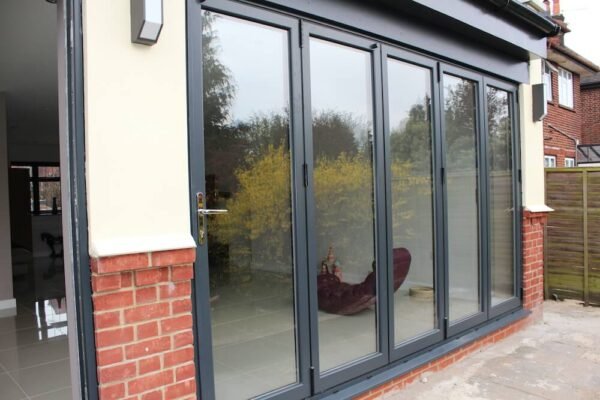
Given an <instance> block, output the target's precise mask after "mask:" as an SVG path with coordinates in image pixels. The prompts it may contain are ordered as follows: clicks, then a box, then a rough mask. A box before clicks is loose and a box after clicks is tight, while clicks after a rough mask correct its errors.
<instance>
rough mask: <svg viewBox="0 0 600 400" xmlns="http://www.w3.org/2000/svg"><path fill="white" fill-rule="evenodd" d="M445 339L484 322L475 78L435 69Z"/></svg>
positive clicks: (478, 84) (478, 85)
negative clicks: (438, 94)
mask: <svg viewBox="0 0 600 400" xmlns="http://www.w3.org/2000/svg"><path fill="white" fill-rule="evenodd" d="M440 75H441V85H440V92H441V98H442V107H441V111H442V120H441V122H442V143H443V152H442V154H443V166H444V171H445V172H444V177H443V179H444V195H445V197H444V198H445V230H446V232H445V241H444V242H445V245H446V248H445V259H446V268H445V280H446V284H445V286H446V288H447V291H446V304H445V315H446V318H447V321H448V322H447V332H446V335H447V336H452V335H454V334H456V333H459V332H462V331H464V330H465V329H468V328H471V327H473V326H475V325H478V324H480V323H482V322H484V321H485V320H486V319H487V310H488V305H487V296H486V294H487V268H486V265H487V262H486V260H487V255H486V248H487V247H486V244H487V243H486V240H485V239H484V237H483V233H484V232H486V231H487V227H486V222H487V221H486V219H485V212H486V207H485V204H487V198H486V191H485V190H483V188H485V182H486V179H485V176H486V168H485V166H484V165H483V163H482V161H481V160H482V159H483V160H485V159H486V158H485V156H484V155H485V142H484V140H483V135H482V134H481V133H482V132H485V128H484V125H483V121H482V119H483V118H482V116H481V115H482V111H481V107H482V101H481V100H482V99H483V83H482V77H481V75H478V74H474V73H472V72H470V71H465V70H463V69H460V68H456V67H451V66H448V65H442V66H441V71H440Z"/></svg>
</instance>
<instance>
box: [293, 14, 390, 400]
mask: <svg viewBox="0 0 600 400" xmlns="http://www.w3.org/2000/svg"><path fill="white" fill-rule="evenodd" d="M311 37H314V38H318V39H322V40H326V41H329V42H332V43H337V44H340V45H344V46H348V47H352V48H356V49H359V50H363V51H365V52H368V53H370V55H371V79H372V92H373V96H372V99H373V105H372V107H373V124H374V132H373V142H374V143H373V170H374V171H373V173H374V177H373V178H374V202H375V205H374V210H373V211H374V214H375V232H374V233H375V235H374V236H375V258H376V265H377V268H376V271H377V300H378V301H377V304H378V306H377V311H376V312H377V317H376V319H377V338H378V346H377V347H378V351H377V352H376V353H373V354H371V355H368V356H365V357H363V358H361V359H359V360H357V361H355V362H352V363H350V364H345V365H342V366H340V367H337V368H335V369H333V370H330V371H326V372H325V373H324V374H321V371H320V369H319V332H318V308H319V307H318V299H317V286H316V285H317V270H318V268H317V266H318V264H319V261H318V260H319V259H318V256H317V254H316V241H315V235H314V234H311V233H313V232H312V230H313V228H311V227H314V226H315V223H314V221H315V199H314V190H312V188H313V182H314V179H313V171H314V161H313V159H314V157H313V140H312V136H313V132H312V113H311V110H312V107H311V90H310V38H311ZM301 43H302V73H303V74H302V77H303V89H304V90H303V96H304V138H305V157H306V158H305V162H306V164H307V171H308V189H307V192H306V193H307V200H306V203H307V221H308V222H307V228H308V231H307V237H306V241H307V243H308V250H309V253H308V274H309V293H310V295H309V298H310V312H311V314H310V318H311V324H310V326H311V341H312V347H311V355H312V366H311V369H312V370H313V371H314V372H313V374H314V376H313V386H314V392H316V393H319V392H322V391H323V390H326V389H328V388H330V387H333V386H335V385H338V384H340V383H342V382H345V381H348V380H350V379H353V378H355V377H357V376H359V375H361V374H363V373H364V371H365V370H371V369H375V368H378V367H380V366H383V365H385V364H386V363H387V362H388V357H387V353H388V343H389V341H388V333H387V331H388V328H387V325H386V324H387V318H383V316H387V314H388V311H387V301H385V300H386V290H385V286H386V277H385V271H386V268H382V266H385V265H387V258H386V253H387V250H386V248H385V240H383V239H384V238H385V237H386V231H385V223H384V222H383V221H385V215H386V213H385V204H384V199H385V191H384V188H385V185H384V183H385V181H384V179H385V176H384V165H382V164H380V163H382V160H383V158H382V157H383V129H382V127H383V123H382V105H381V98H380V97H379V96H378V95H377V94H378V93H381V91H380V90H381V70H380V68H379V65H380V52H379V50H378V48H379V46H378V44H377V43H376V42H375V41H374V40H370V39H366V38H363V37H360V36H356V35H352V34H349V33H346V32H343V31H339V30H335V29H332V28H329V27H325V26H322V25H317V24H314V23H305V22H302V40H301Z"/></svg>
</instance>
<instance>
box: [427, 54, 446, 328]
mask: <svg viewBox="0 0 600 400" xmlns="http://www.w3.org/2000/svg"><path fill="white" fill-rule="evenodd" d="M441 69H442V67H441V65H440V63H439V62H437V63H436V64H435V67H434V69H433V70H432V83H433V84H432V87H431V95H432V96H431V97H432V100H431V101H432V104H431V118H433V121H434V123H433V126H432V129H433V132H432V145H433V154H432V156H433V160H434V165H433V167H432V173H433V177H432V178H433V179H434V182H432V187H433V188H434V190H435V199H434V202H435V203H434V213H433V217H434V224H435V225H434V227H435V233H434V234H435V237H434V243H435V248H434V249H435V260H434V266H435V271H434V273H435V276H434V285H435V288H434V290H435V293H434V296H435V298H436V303H437V304H436V310H437V312H436V315H437V323H438V328H439V329H440V331H442V335H443V337H446V336H447V332H446V326H445V323H444V321H445V320H446V317H447V316H448V309H447V304H448V302H447V292H448V277H447V275H448V274H447V250H446V248H447V242H446V223H447V221H446V209H445V206H446V202H445V190H446V187H445V186H446V185H445V177H444V175H443V171H445V170H446V168H445V161H446V158H445V155H444V143H445V140H444V133H443V127H444V125H443V115H444V110H443V106H444V103H443V84H442V82H443V76H442V71H441Z"/></svg>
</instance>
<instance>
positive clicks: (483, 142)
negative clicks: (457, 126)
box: [476, 78, 492, 318]
mask: <svg viewBox="0 0 600 400" xmlns="http://www.w3.org/2000/svg"><path fill="white" fill-rule="evenodd" d="M477 85H478V90H477V92H478V97H479V98H478V99H477V102H476V106H477V107H478V108H479V110H477V117H478V118H479V124H478V127H479V132H478V140H479V146H478V152H479V154H478V157H477V158H478V160H479V161H478V162H479V171H478V174H479V183H480V187H479V199H480V202H479V204H478V209H479V210H478V212H479V215H480V217H479V220H480V228H479V238H480V239H479V247H480V250H479V251H480V254H481V255H480V257H481V258H480V260H479V265H480V271H481V278H480V280H479V284H480V285H481V292H480V293H481V305H482V307H483V309H482V311H483V313H484V314H486V316H487V317H488V318H489V310H490V304H491V300H492V298H491V290H490V288H491V275H492V274H491V251H490V243H491V229H490V226H491V215H490V183H489V168H488V163H489V159H488V130H489V127H488V123H487V119H488V109H487V107H488V101H487V87H488V86H487V79H486V78H483V79H480V80H479V81H478V83H477Z"/></svg>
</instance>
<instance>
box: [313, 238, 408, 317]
mask: <svg viewBox="0 0 600 400" xmlns="http://www.w3.org/2000/svg"><path fill="white" fill-rule="evenodd" d="M392 254H393V264H394V292H395V291H396V290H398V288H399V287H400V285H402V283H403V282H404V280H405V279H406V275H408V270H409V268H410V261H411V256H410V252H409V251H408V250H407V249H405V248H403V247H402V248H398V249H394V250H393V251H392ZM376 287H377V282H376V275H375V271H373V272H370V273H369V275H367V277H366V278H365V280H364V281H362V282H361V283H356V284H350V283H345V282H342V281H341V280H340V279H339V278H338V277H337V276H336V275H335V274H334V273H332V272H329V271H327V272H325V273H321V274H320V275H318V276H317V296H318V300H319V309H320V310H323V311H325V312H328V313H330V314H340V315H351V314H356V313H358V312H360V311H362V310H364V309H366V308H369V307H371V306H372V305H373V304H375V302H376V301H377V295H376Z"/></svg>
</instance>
